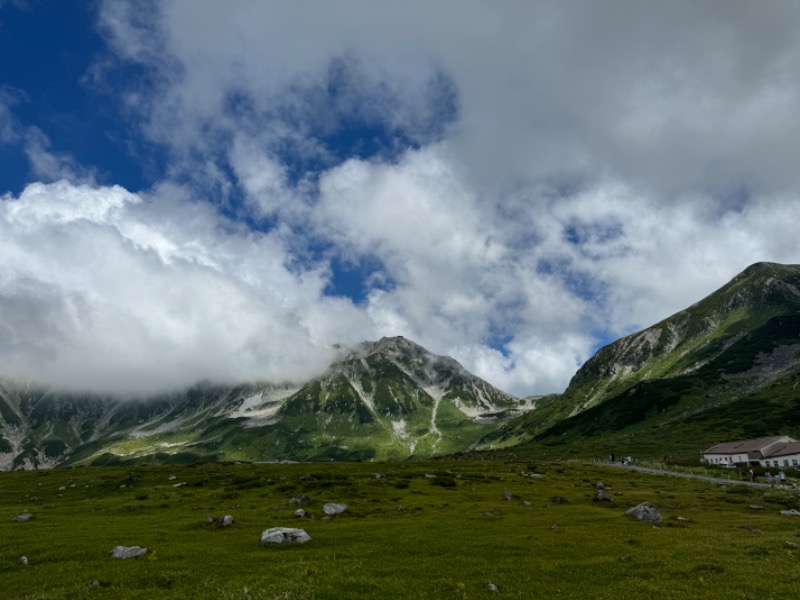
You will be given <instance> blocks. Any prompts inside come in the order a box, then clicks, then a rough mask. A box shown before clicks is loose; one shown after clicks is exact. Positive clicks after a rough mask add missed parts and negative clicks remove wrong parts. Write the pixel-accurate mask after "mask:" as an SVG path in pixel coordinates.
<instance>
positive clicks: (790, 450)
mask: <svg viewBox="0 0 800 600" xmlns="http://www.w3.org/2000/svg"><path fill="white" fill-rule="evenodd" d="M790 454H800V442H794V441H792V442H786V443H785V444H781V445H779V446H775V447H774V448H770V450H769V452H767V453H766V454H765V455H764V458H772V457H774V456H789V455H790Z"/></svg>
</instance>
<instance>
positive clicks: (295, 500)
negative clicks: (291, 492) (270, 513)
mask: <svg viewBox="0 0 800 600" xmlns="http://www.w3.org/2000/svg"><path fill="white" fill-rule="evenodd" d="M310 503H311V498H309V497H308V496H306V495H305V494H300V495H299V496H292V497H291V498H290V499H289V504H298V505H299V506H308V505H309V504H310Z"/></svg>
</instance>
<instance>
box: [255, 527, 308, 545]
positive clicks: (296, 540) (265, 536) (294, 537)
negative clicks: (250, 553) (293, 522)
mask: <svg viewBox="0 0 800 600" xmlns="http://www.w3.org/2000/svg"><path fill="white" fill-rule="evenodd" d="M310 541H311V536H310V535H308V534H307V533H306V532H305V531H304V530H302V529H296V528H294V527H272V528H270V529H267V530H266V531H264V532H263V533H262V534H261V543H262V544H305V543H306V542H310Z"/></svg>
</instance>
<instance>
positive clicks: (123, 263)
mask: <svg viewBox="0 0 800 600" xmlns="http://www.w3.org/2000/svg"><path fill="white" fill-rule="evenodd" d="M181 192H182V191H181V190H180V189H176V188H171V187H165V188H163V189H158V190H156V191H155V192H153V194H151V195H149V196H147V197H142V196H138V195H135V194H131V193H128V192H126V191H125V190H123V189H121V188H119V187H113V188H103V187H99V188H98V187H89V186H86V185H82V186H75V185H72V184H69V183H67V182H64V181H61V182H57V183H54V184H51V185H43V184H34V185H31V186H28V187H27V188H26V189H25V190H24V191H23V192H22V194H20V196H19V198H13V197H6V198H4V200H3V202H2V204H0V255H2V256H3V267H2V269H0V305H2V310H0V315H1V316H0V331H2V336H1V337H2V339H3V340H4V343H3V344H2V345H1V346H0V353H1V354H2V361H0V362H2V365H3V371H4V372H5V374H7V375H13V376H17V377H26V378H30V379H33V380H39V381H45V382H53V383H58V384H62V385H68V386H70V387H75V388H80V387H89V388H95V389H97V388H99V389H106V390H113V391H130V390H154V389H160V388H164V387H169V386H177V385H187V384H190V383H192V382H194V381H196V380H198V379H204V378H208V379H212V380H221V381H241V380H254V379H260V380H263V379H269V380H298V379H302V378H304V377H308V376H311V375H312V374H316V373H318V372H319V371H321V370H322V369H324V368H325V367H326V366H327V364H328V361H329V360H330V359H331V357H332V356H333V354H332V349H331V344H332V343H333V342H335V341H339V339H340V338H342V337H346V336H343V335H342V332H341V331H339V330H338V328H337V326H336V325H335V324H334V323H332V322H326V321H324V320H321V319H320V318H319V314H318V313H319V312H320V311H322V310H324V311H325V312H326V314H330V315H332V316H334V317H336V318H338V319H341V323H342V324H343V325H345V324H352V322H353V321H354V320H355V321H357V320H358V316H357V315H355V316H354V315H353V310H352V309H351V308H350V306H349V303H348V302H345V301H341V300H336V299H325V298H321V297H320V296H321V291H322V288H323V286H324V284H325V279H324V276H323V274H322V273H320V272H315V271H313V270H307V271H304V272H300V273H292V272H290V271H288V270H287V268H286V266H285V263H286V261H287V260H288V257H287V255H286V250H285V248H284V244H283V242H282V240H281V239H280V236H279V235H264V234H255V233H252V232H247V231H245V230H243V229H242V228H241V227H239V226H237V225H236V224H234V223H230V222H226V221H224V220H223V219H221V218H219V217H218V216H217V215H216V214H215V212H214V210H213V209H212V208H211V207H210V206H209V205H206V204H197V203H189V202H187V201H185V199H184V198H181Z"/></svg>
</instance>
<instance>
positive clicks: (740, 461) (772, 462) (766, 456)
mask: <svg viewBox="0 0 800 600" xmlns="http://www.w3.org/2000/svg"><path fill="white" fill-rule="evenodd" d="M703 462H706V463H708V464H711V465H731V466H733V465H760V466H762V467H782V468H783V467H789V468H798V466H800V442H798V441H797V440H795V439H792V438H790V437H789V436H786V435H783V436H779V437H768V438H758V439H755V440H739V441H736V442H723V443H721V444H716V445H714V446H711V448H709V449H708V450H705V451H704V452H703Z"/></svg>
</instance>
